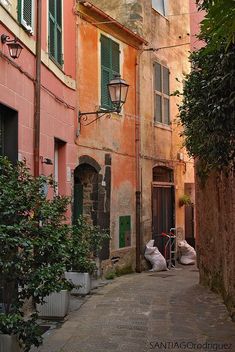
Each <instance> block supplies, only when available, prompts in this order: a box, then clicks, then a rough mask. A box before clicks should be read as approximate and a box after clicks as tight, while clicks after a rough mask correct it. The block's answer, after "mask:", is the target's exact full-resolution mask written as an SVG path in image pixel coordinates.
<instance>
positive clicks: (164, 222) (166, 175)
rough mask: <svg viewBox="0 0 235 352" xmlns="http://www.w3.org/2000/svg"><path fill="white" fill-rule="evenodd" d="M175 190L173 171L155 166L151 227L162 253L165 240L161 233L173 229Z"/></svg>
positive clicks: (156, 243)
mask: <svg viewBox="0 0 235 352" xmlns="http://www.w3.org/2000/svg"><path fill="white" fill-rule="evenodd" d="M174 203H175V189H174V183H173V170H172V169H169V168H166V167H162V166H157V167H155V168H154V169H153V187H152V227H153V239H154V240H155V245H156V246H157V247H158V249H159V251H160V252H161V253H162V254H163V253H164V242H165V238H164V237H163V236H162V235H161V234H162V232H165V233H168V232H169V230H170V229H171V228H173V227H175V207H174Z"/></svg>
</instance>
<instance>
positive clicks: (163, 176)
mask: <svg viewBox="0 0 235 352" xmlns="http://www.w3.org/2000/svg"><path fill="white" fill-rule="evenodd" d="M153 182H168V183H173V182H174V170H173V168H171V167H168V166H166V165H165V164H161V165H156V166H154V167H153Z"/></svg>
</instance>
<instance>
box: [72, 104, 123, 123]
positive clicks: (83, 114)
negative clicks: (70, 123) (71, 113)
mask: <svg viewBox="0 0 235 352" xmlns="http://www.w3.org/2000/svg"><path fill="white" fill-rule="evenodd" d="M120 111H121V107H119V106H118V107H116V108H113V109H109V110H106V109H100V110H97V111H91V112H81V111H79V112H78V122H79V123H80V124H81V125H83V126H88V125H91V124H92V123H93V122H95V121H97V120H99V119H100V118H101V117H103V116H105V115H107V114H111V113H113V112H116V113H118V114H119V113H120ZM88 115H96V118H95V119H93V120H91V121H88ZM86 121H88V122H87V123H86Z"/></svg>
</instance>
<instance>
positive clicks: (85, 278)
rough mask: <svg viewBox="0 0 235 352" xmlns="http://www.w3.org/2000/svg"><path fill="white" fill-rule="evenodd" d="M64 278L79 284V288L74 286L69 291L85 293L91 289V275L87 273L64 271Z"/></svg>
mask: <svg viewBox="0 0 235 352" xmlns="http://www.w3.org/2000/svg"><path fill="white" fill-rule="evenodd" d="M65 278H66V279H67V280H68V281H71V282H72V283H73V284H74V285H80V287H79V288H74V289H73V290H72V291H71V293H73V294H78V295H87V294H88V293H89V292H90V290H91V277H90V274H89V273H78V272H75V271H67V272H65Z"/></svg>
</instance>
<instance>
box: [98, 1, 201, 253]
mask: <svg viewBox="0 0 235 352" xmlns="http://www.w3.org/2000/svg"><path fill="white" fill-rule="evenodd" d="M92 3H93V4H95V5H96V6H99V7H100V8H102V10H103V11H105V12H106V13H107V14H108V15H110V16H112V17H113V18H115V19H118V21H120V22H121V23H122V24H123V25H125V26H127V27H128V28H129V29H131V30H132V31H133V32H134V33H136V34H138V35H141V36H142V37H143V38H144V39H145V40H146V41H147V42H148V44H146V45H143V46H142V47H141V48H139V50H138V55H137V59H136V68H137V69H136V80H137V86H136V89H137V91H136V96H137V114H136V116H135V119H136V121H137V129H136V137H135V138H136V141H137V146H136V147H137V149H136V157H137V159H136V169H135V170H134V168H133V171H132V172H133V173H135V175H136V176H135V177H136V189H134V187H133V188H132V192H131V193H129V192H128V191H129V190H130V188H129V186H128V184H126V186H125V188H124V189H123V190H119V191H118V193H117V192H116V189H115V188H114V189H113V188H111V193H112V194H114V193H115V198H113V202H111V204H112V205H111V209H112V212H113V216H114V218H115V217H116V218H117V214H118V210H119V209H120V208H119V205H118V204H119V203H118V202H116V201H115V200H117V199H118V198H119V197H120V196H121V194H123V195H125V207H126V208H132V209H133V212H134V211H136V212H137V210H138V209H137V207H138V204H137V203H136V204H135V202H134V192H135V191H136V190H137V192H139V194H140V252H141V254H143V252H144V247H145V244H146V242H147V241H148V240H149V239H151V238H156V240H157V242H158V245H159V246H160V247H161V246H163V244H162V240H161V236H160V234H161V233H162V232H169V230H170V228H176V233H177V238H178V239H181V238H186V239H187V240H189V241H191V242H192V243H193V242H194V210H193V206H190V207H185V206H183V207H181V206H180V205H179V200H180V198H181V197H182V196H183V195H184V194H185V193H187V194H189V195H190V197H191V201H192V203H194V163H193V160H191V159H189V157H188V156H187V153H186V151H185V149H184V147H183V140H182V138H181V137H180V132H181V129H180V127H179V125H178V123H177V114H178V107H177V104H178V103H179V100H178V98H177V97H174V96H171V93H172V92H174V91H175V90H179V91H180V90H182V86H183V80H184V75H185V74H187V73H188V72H189V70H190V64H189V62H188V52H189V50H190V21H189V3H188V2H187V1H184V0H180V1H177V3H176V2H172V1H163V0H162V1H151V0H128V1H127V0H122V1H115V0H113V1H107V0H93V1H92ZM125 165H127V160H123V164H120V165H119V167H120V168H121V172H120V174H119V175H118V177H121V178H122V177H123V170H124V168H125V167H126V166H125ZM128 168H129V167H128ZM117 182H119V181H118V178H117ZM128 194H130V197H131V198H130V199H129V198H128ZM131 194H132V195H131ZM123 199H124V196H123ZM131 199H132V200H131ZM115 204H116V205H117V207H116V205H115ZM123 205H124V204H123ZM136 217H138V212H137V214H136ZM112 226H113V225H112V222H111V230H114V228H112ZM137 226H138V222H137ZM114 232H115V231H114ZM136 235H137V237H138V233H137V234H136ZM115 241H116V242H115ZM112 246H113V250H114V249H115V250H120V248H119V244H118V242H117V240H114V242H113V245H112ZM137 255H139V254H138V253H137Z"/></svg>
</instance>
